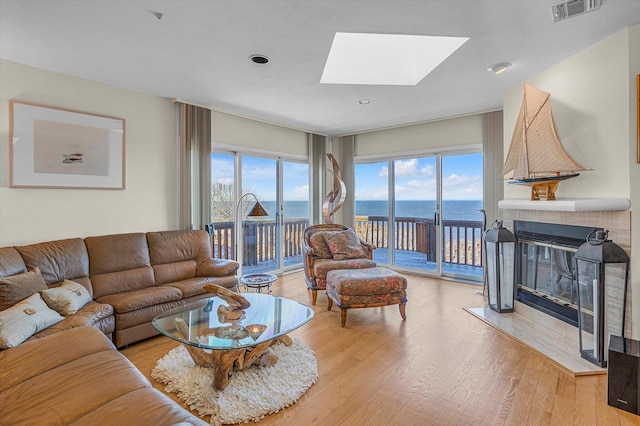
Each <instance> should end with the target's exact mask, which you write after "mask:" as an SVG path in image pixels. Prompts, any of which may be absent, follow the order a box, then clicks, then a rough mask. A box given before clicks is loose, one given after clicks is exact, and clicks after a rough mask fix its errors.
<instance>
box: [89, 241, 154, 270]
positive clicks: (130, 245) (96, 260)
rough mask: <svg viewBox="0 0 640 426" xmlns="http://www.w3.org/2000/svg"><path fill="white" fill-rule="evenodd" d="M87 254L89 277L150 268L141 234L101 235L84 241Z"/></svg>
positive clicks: (147, 251) (146, 247) (147, 250)
mask: <svg viewBox="0 0 640 426" xmlns="http://www.w3.org/2000/svg"><path fill="white" fill-rule="evenodd" d="M84 242H85V244H86V245H87V252H88V253H89V276H90V277H91V278H93V276H94V275H100V274H106V273H110V272H119V271H126V270H129V269H138V268H143V267H145V266H151V263H150V260H149V248H148V246H147V239H146V237H145V235H144V234H142V233H135V234H115V235H103V236H99V237H87V238H85V239H84Z"/></svg>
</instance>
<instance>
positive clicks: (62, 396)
mask: <svg viewBox="0 0 640 426" xmlns="http://www.w3.org/2000/svg"><path fill="white" fill-rule="evenodd" d="M0 424H2V425H75V426H80V425H87V426H89V425H90V426H96V425H105V426H113V425H119V426H124V425H154V426H162V425H178V424H180V425H181V426H185V425H197V426H205V425H207V424H208V423H206V422H204V421H202V420H201V419H200V418H198V417H196V416H195V415H193V414H191V413H189V412H188V411H187V410H185V409H184V408H182V407H181V406H180V405H179V404H177V403H175V402H174V401H173V400H172V399H171V398H169V397H168V396H166V395H164V394H163V393H162V392H160V391H158V390H156V389H154V388H153V387H152V386H151V383H149V381H148V380H147V379H146V378H145V377H144V375H143V374H142V373H140V371H138V370H137V369H136V367H135V366H134V365H133V364H131V363H130V362H129V360H127V359H126V358H125V357H124V356H123V355H122V354H121V353H119V352H118V351H117V350H116V349H115V347H114V346H113V344H112V343H111V342H110V341H109V339H107V338H106V337H105V335H104V334H102V333H101V332H100V331H98V330H97V329H96V328H94V327H87V326H85V327H76V328H72V329H69V330H66V331H64V332H62V333H55V334H52V335H50V336H47V337H44V338H42V339H36V340H33V341H29V342H25V343H23V344H21V345H19V346H16V347H14V348H11V349H6V350H4V351H0Z"/></svg>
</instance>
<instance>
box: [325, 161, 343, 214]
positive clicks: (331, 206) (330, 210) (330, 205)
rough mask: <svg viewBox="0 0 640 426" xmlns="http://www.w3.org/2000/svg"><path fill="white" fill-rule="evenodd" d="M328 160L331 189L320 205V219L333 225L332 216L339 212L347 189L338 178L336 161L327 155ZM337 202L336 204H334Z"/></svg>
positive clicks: (338, 172) (338, 170)
mask: <svg viewBox="0 0 640 426" xmlns="http://www.w3.org/2000/svg"><path fill="white" fill-rule="evenodd" d="M327 157H328V158H329V160H331V167H332V169H333V170H332V171H331V173H333V189H332V190H331V192H329V193H328V194H327V196H326V197H325V199H324V202H323V203H322V217H323V218H324V222H325V223H333V219H332V217H333V214H334V213H335V212H337V211H338V210H340V207H342V205H343V204H344V200H345V198H346V197H347V188H346V187H345V185H344V181H343V180H342V177H341V176H340V166H338V162H337V161H336V159H335V157H334V156H333V154H331V153H329V154H327ZM336 200H338V201H337V202H335V201H336Z"/></svg>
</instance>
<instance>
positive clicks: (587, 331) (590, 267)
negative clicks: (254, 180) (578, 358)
mask: <svg viewBox="0 0 640 426" xmlns="http://www.w3.org/2000/svg"><path fill="white" fill-rule="evenodd" d="M576 266H577V273H576V278H577V280H578V292H579V293H580V295H579V299H578V301H579V312H578V316H579V318H578V321H579V324H580V350H581V351H582V353H586V354H588V355H589V356H591V357H593V358H594V359H598V352H597V351H598V335H599V330H598V324H599V318H598V316H599V310H598V306H600V300H598V299H599V289H600V283H599V269H598V266H599V264H598V263H594V262H590V261H587V260H583V259H576ZM594 307H595V309H594Z"/></svg>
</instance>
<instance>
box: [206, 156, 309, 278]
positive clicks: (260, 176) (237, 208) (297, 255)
mask: <svg viewBox="0 0 640 426" xmlns="http://www.w3.org/2000/svg"><path fill="white" fill-rule="evenodd" d="M211 175H212V182H211V210H212V223H213V229H214V235H213V241H214V255H216V257H220V258H225V259H234V260H237V261H239V262H241V264H242V274H249V273H263V272H275V273H278V272H281V271H283V270H285V269H288V268H294V267H299V266H300V265H301V264H302V248H301V246H300V241H301V237H302V231H303V230H304V228H306V226H307V225H308V223H309V166H308V164H306V163H304V162H296V161H288V160H285V159H282V158H268V157H260V156H251V155H241V154H238V153H217V152H216V153H213V154H212V173H211ZM240 188H241V189H240ZM256 201H259V202H260V204H261V205H262V207H263V208H264V210H265V211H266V214H267V215H266V216H258V217H254V216H249V212H250V211H251V210H252V208H253V206H254V205H255V203H256ZM236 230H237V231H236Z"/></svg>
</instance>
